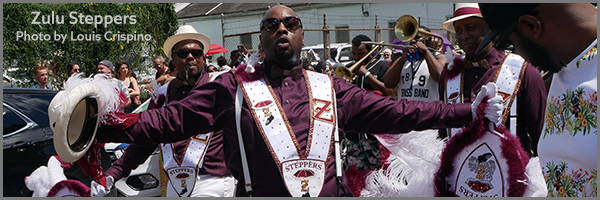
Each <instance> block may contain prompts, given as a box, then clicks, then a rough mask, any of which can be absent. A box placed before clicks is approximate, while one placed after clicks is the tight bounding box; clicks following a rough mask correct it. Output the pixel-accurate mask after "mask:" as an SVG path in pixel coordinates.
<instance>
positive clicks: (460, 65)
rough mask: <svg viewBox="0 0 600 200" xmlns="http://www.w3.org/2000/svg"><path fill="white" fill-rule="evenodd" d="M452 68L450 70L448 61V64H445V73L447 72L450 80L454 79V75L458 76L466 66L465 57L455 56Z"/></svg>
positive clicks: (447, 78) (447, 77)
mask: <svg viewBox="0 0 600 200" xmlns="http://www.w3.org/2000/svg"><path fill="white" fill-rule="evenodd" d="M452 66H453V67H452V70H448V63H446V65H445V66H444V71H445V72H443V73H444V74H446V76H445V77H446V80H445V81H448V80H450V79H453V78H454V77H456V76H458V75H459V74H460V73H461V72H462V71H463V69H464V68H465V58H464V57H462V56H456V57H455V58H454V64H453V65H452Z"/></svg>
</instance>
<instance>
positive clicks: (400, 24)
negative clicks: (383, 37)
mask: <svg viewBox="0 0 600 200" xmlns="http://www.w3.org/2000/svg"><path fill="white" fill-rule="evenodd" d="M394 33H395V35H396V38H398V40H400V41H402V42H409V41H411V40H412V39H413V38H414V37H415V36H417V33H420V34H421V35H427V36H432V37H434V38H435V40H436V41H441V42H439V43H434V45H435V46H434V48H435V49H433V48H431V47H428V48H429V50H436V51H442V48H443V47H444V45H443V41H444V40H443V39H442V37H440V36H438V35H436V34H433V33H431V32H428V31H423V30H419V23H418V22H417V19H416V18H415V17H413V16H412V15H402V16H401V17H400V18H398V20H396V25H395V26H394ZM362 43H363V44H366V45H375V47H374V48H373V49H371V51H370V52H369V53H367V55H365V56H364V57H363V58H361V59H360V60H359V61H357V62H356V63H354V64H353V65H352V66H350V67H348V68H346V67H343V66H340V67H337V68H335V73H334V74H335V77H342V78H344V79H345V80H346V81H347V82H350V83H351V82H352V81H354V79H356V75H352V72H353V71H354V70H355V69H356V67H358V66H360V64H361V63H362V62H364V60H365V59H366V58H367V57H369V55H371V54H372V53H373V52H374V51H375V50H376V49H378V48H379V47H381V46H391V47H408V46H411V45H400V44H386V43H384V42H383V41H381V42H362ZM380 51H381V50H380ZM374 59H375V57H373V58H372V59H371V61H369V64H370V63H371V62H373V60H374ZM369 64H367V65H369Z"/></svg>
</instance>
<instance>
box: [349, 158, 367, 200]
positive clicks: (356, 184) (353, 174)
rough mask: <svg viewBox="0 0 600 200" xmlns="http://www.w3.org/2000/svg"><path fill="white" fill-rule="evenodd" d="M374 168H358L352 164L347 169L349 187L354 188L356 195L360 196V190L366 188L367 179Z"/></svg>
mask: <svg viewBox="0 0 600 200" xmlns="http://www.w3.org/2000/svg"><path fill="white" fill-rule="evenodd" d="M371 171H372V170H360V171H359V170H357V169H356V166H354V165H353V166H350V167H348V169H346V172H345V173H346V177H347V178H348V187H349V188H350V190H352V194H353V195H354V196H355V197H360V191H362V190H363V189H365V179H367V176H368V174H369V173H370V172H371Z"/></svg>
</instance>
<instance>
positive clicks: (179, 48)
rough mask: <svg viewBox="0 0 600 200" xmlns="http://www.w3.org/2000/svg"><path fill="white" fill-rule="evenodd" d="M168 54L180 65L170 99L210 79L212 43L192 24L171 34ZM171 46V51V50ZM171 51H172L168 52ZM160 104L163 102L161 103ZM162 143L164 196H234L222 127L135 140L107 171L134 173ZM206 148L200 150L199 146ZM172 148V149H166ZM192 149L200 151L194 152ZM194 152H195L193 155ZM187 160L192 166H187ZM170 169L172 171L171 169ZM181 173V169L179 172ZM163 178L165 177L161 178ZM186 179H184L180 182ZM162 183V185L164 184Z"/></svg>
mask: <svg viewBox="0 0 600 200" xmlns="http://www.w3.org/2000/svg"><path fill="white" fill-rule="evenodd" d="M164 46H165V47H164V49H165V50H169V51H167V52H166V53H167V55H169V57H170V58H171V59H172V60H173V63H174V64H175V66H176V67H177V78H175V79H173V80H172V81H171V82H169V83H167V84H168V85H167V86H164V87H168V89H167V96H166V101H167V102H173V101H179V100H181V99H183V98H185V97H187V96H188V95H189V94H190V91H191V90H192V88H193V87H195V86H196V85H202V84H205V83H207V82H209V77H210V76H209V74H207V73H205V72H204V70H203V69H202V66H204V53H203V52H204V49H205V48H204V47H207V46H210V40H209V38H208V37H207V36H206V35H204V34H201V33H197V32H196V30H195V29H194V28H193V27H191V26H189V25H188V26H182V27H180V29H179V30H178V32H177V33H176V34H175V35H174V36H171V37H170V38H168V39H167V40H166V41H165V45H164ZM171 49H172V51H170V50H171ZM169 52H172V54H169ZM159 106H160V105H159ZM206 138H208V141H203V140H204V139H206ZM158 146H160V148H161V153H162V155H161V161H162V162H159V163H160V169H161V176H166V177H167V182H168V183H167V184H166V185H165V183H162V184H161V185H165V186H166V187H163V188H162V189H161V196H167V197H192V196H193V197H232V196H233V194H234V191H235V179H234V178H233V177H232V176H231V174H230V173H229V172H228V171H227V168H225V162H224V160H223V159H224V155H223V134H222V131H215V132H214V133H209V134H198V135H194V137H192V138H188V139H186V140H181V141H177V142H174V143H171V144H160V145H159V144H139V143H133V144H131V145H130V146H129V147H127V149H126V150H125V152H124V153H123V155H122V156H121V158H119V160H117V161H115V163H113V165H112V166H111V167H110V168H109V169H108V170H107V171H106V175H107V176H111V177H113V178H114V179H115V180H119V179H120V178H122V177H126V176H128V175H129V173H131V170H132V169H135V168H137V167H138V166H139V165H140V164H142V163H144V162H145V161H146V159H148V157H150V156H151V155H152V153H153V152H154V150H155V149H156V148H157V147H158ZM195 146H196V147H199V148H204V149H205V150H204V151H202V150H199V149H198V148H193V150H192V147H195ZM166 152H170V153H166ZM204 152H205V153H204ZM193 153H198V155H194V154H193ZM192 155H193V156H192ZM186 163H187V164H188V165H190V166H187V165H186ZM178 170H180V171H185V170H189V171H190V172H192V173H190V174H189V175H190V176H189V178H188V179H181V180H179V179H180V178H178V177H170V176H169V175H170V174H172V173H175V171H178ZM170 172H171V173H170ZM178 174H179V173H178ZM161 179H162V178H161ZM181 181H183V182H181ZM161 187H162V186H161Z"/></svg>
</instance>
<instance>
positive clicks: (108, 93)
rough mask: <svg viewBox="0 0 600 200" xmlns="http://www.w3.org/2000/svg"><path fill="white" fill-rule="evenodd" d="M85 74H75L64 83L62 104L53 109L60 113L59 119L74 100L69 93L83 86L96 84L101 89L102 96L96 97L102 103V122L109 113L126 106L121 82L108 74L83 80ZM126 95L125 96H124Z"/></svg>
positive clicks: (99, 111)
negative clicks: (65, 106)
mask: <svg viewBox="0 0 600 200" xmlns="http://www.w3.org/2000/svg"><path fill="white" fill-rule="evenodd" d="M82 77H83V73H78V74H73V75H72V76H71V77H69V79H67V81H66V82H65V83H64V91H63V92H65V95H62V98H61V99H60V102H59V103H58V104H56V105H55V106H54V107H53V108H52V109H53V111H58V113H59V117H62V115H63V114H64V105H68V104H67V103H68V101H70V100H72V99H70V98H69V93H70V92H72V91H73V90H74V89H75V88H77V87H78V86H80V85H83V84H94V85H96V86H98V87H99V88H101V91H100V94H99V95H97V96H94V97H95V98H97V99H99V102H100V103H101V104H100V105H99V109H98V117H100V120H101V121H102V120H103V119H104V118H105V117H106V116H107V114H108V113H110V112H113V111H119V110H120V109H121V108H123V106H124V105H125V103H126V102H125V101H124V100H123V99H122V98H121V96H120V95H122V94H120V93H122V92H123V86H122V85H121V84H119V81H118V80H116V79H113V78H111V77H110V75H106V74H96V75H94V76H90V77H89V78H82ZM123 95H124V94H123Z"/></svg>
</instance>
